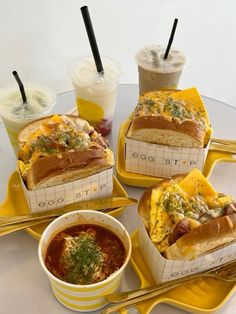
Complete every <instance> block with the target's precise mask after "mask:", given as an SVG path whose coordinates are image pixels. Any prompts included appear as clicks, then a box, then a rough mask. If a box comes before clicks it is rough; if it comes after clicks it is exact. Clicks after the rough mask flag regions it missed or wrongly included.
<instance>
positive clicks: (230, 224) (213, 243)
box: [138, 169, 236, 260]
mask: <svg viewBox="0 0 236 314" xmlns="http://www.w3.org/2000/svg"><path fill="white" fill-rule="evenodd" d="M138 211H139V215H140V216H141V218H142V221H143V223H144V225H145V227H146V229H147V231H148V233H149V236H150V238H151V240H152V242H153V243H154V244H155V246H156V247H157V249H158V250H159V251H160V253H162V255H163V256H164V257H165V258H167V259H173V260H176V259H177V260H178V259H179V260H190V259H194V258H196V257H198V256H200V255H203V254H206V253H209V252H211V251H213V250H216V249H218V248H220V247H222V246H225V245H228V244H230V243H231V242H234V241H235V240H236V208H235V203H234V201H233V198H232V197H231V196H227V195H224V194H222V193H218V192H216V191H215V189H214V188H213V186H212V185H211V184H210V182H208V181H207V179H206V178H205V177H204V176H203V175H202V173H201V172H200V171H199V170H197V169H194V170H192V171H191V172H190V173H189V174H188V175H187V176H182V175H178V176H175V177H172V178H171V179H165V180H163V181H161V182H159V183H158V184H156V185H155V186H154V187H152V188H151V189H149V190H147V191H145V192H144V193H143V195H142V197H141V199H140V202H139V207H138Z"/></svg>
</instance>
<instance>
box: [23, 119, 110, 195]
mask: <svg viewBox="0 0 236 314" xmlns="http://www.w3.org/2000/svg"><path fill="white" fill-rule="evenodd" d="M18 141H19V147H20V149H19V152H18V168H19V172H20V174H21V177H22V179H23V181H24V182H25V185H26V187H27V188H28V189H29V190H35V189H39V188H46V187H51V186H55V185H59V184H63V183H67V182H71V181H74V180H77V179H81V178H84V177H88V176H90V175H93V174H95V173H98V172H101V171H103V170H106V169H109V168H111V167H112V166H113V164H114V158H113V153H112V151H111V150H110V149H109V148H108V145H107V143H106V141H105V140H104V139H103V138H102V137H101V135H100V134H98V133H97V132H96V131H95V130H94V128H93V127H92V126H90V125H89V123H88V122H87V121H85V120H82V119H80V118H78V117H77V116H69V115H53V116H49V117H45V118H41V119H38V120H35V121H33V122H31V123H29V124H28V125H26V126H25V127H24V128H23V129H22V130H21V132H20V133H19V137H18Z"/></svg>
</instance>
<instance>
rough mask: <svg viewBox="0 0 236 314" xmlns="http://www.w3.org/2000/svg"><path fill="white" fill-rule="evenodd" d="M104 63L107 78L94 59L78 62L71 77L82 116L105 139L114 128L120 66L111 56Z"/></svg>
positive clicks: (87, 58)
mask: <svg viewBox="0 0 236 314" xmlns="http://www.w3.org/2000/svg"><path fill="white" fill-rule="evenodd" d="M102 62H103V67H104V75H103V76H99V75H98V73H97V70H96V66H95V63H94V60H93V58H92V57H85V58H81V59H79V60H77V61H75V62H74V63H73V64H72V65H71V69H70V74H71V79H72V83H73V86H74V90H75V95H76V103H77V107H78V111H79V116H80V117H81V118H83V119H85V120H87V121H88V122H89V123H90V124H91V125H93V126H94V127H95V129H96V130H97V131H98V132H99V133H101V134H102V135H104V136H105V135H107V134H108V133H109V132H110V130H111V127H112V120H113V114H114V109H115V103H116V95H117V86H118V79H119V77H120V65H119V63H118V62H116V61H115V60H113V59H110V58H107V57H102Z"/></svg>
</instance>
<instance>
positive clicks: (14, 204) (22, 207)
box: [0, 171, 128, 240]
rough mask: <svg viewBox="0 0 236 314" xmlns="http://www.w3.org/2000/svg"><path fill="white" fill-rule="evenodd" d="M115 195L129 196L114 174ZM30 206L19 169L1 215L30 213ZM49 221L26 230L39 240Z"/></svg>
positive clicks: (118, 211)
mask: <svg viewBox="0 0 236 314" xmlns="http://www.w3.org/2000/svg"><path fill="white" fill-rule="evenodd" d="M113 195H116V196H125V197H128V195H127V193H126V191H125V190H124V189H123V187H122V186H121V185H120V183H119V181H118V180H117V179H116V178H115V177H114V176H113ZM123 210H124V207H119V208H117V209H115V210H114V211H112V213H111V215H112V216H114V217H117V216H120V215H121V214H122V212H123ZM29 212H30V210H29V207H28V204H27V201H26V199H25V195H24V192H23V189H22V186H21V181H20V177H19V174H18V172H17V171H14V172H13V173H12V174H11V175H10V177H9V180H8V189H7V196H6V199H5V201H4V202H3V203H2V204H0V216H15V215H24V214H27V213H29ZM47 225H48V223H43V224H40V225H37V226H35V227H31V228H27V229H26V231H27V232H28V233H29V234H30V235H32V236H33V237H34V238H35V239H37V240H39V239H40V237H41V235H42V233H43V231H44V229H45V228H46V227H47Z"/></svg>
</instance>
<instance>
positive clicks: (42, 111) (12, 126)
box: [0, 83, 56, 154]
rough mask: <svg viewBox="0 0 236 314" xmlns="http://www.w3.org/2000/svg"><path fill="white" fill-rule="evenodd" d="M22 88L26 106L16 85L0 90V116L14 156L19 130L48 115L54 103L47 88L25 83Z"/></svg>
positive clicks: (51, 93)
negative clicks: (23, 88)
mask: <svg viewBox="0 0 236 314" xmlns="http://www.w3.org/2000/svg"><path fill="white" fill-rule="evenodd" d="M24 87H25V93H26V97H27V103H26V104H23V101H22V97H21V94H20V91H19V89H18V88H17V86H16V85H13V86H9V87H6V88H3V89H1V90H0V115H1V117H2V120H3V122H4V125H5V128H6V130H7V133H8V136H9V139H10V141H11V144H12V147H13V149H14V151H15V153H16V154H17V151H18V133H19V130H20V129H21V128H22V127H23V126H25V125H26V124H27V123H29V122H31V121H32V120H35V119H38V118H40V117H42V116H45V115H48V114H49V113H50V111H51V110H52V108H53V106H54V105H55V102H56V94H55V92H54V91H53V89H51V88H49V87H46V86H41V85H36V84H31V83H25V84H24Z"/></svg>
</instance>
